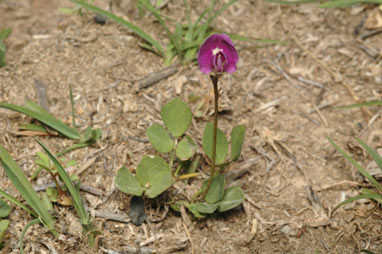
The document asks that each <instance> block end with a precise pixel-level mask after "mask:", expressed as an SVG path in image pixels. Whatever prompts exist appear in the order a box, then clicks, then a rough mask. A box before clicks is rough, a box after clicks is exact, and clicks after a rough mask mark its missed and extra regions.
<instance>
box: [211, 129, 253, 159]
mask: <svg viewBox="0 0 382 254" xmlns="http://www.w3.org/2000/svg"><path fill="white" fill-rule="evenodd" d="M213 128H214V127H213V124H212V123H208V124H207V125H206V127H205V128H204V134H203V150H204V152H205V153H206V155H207V156H208V158H210V159H212V144H213ZM245 132H246V127H245V126H244V125H237V126H235V127H234V128H233V129H232V132H231V157H230V161H229V163H230V162H233V161H236V160H237V159H238V158H239V157H240V154H241V149H242V147H243V143H244V138H245ZM227 154H228V141H227V138H226V137H225V135H224V133H223V132H222V131H221V130H219V129H217V135H216V159H215V162H216V164H222V163H224V162H225V160H226V157H227Z"/></svg>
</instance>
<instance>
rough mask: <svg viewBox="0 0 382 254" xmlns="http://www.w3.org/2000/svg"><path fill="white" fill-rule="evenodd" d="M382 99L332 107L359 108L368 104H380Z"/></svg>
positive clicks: (368, 105)
mask: <svg viewBox="0 0 382 254" xmlns="http://www.w3.org/2000/svg"><path fill="white" fill-rule="evenodd" d="M381 105H382V101H381V100H379V101H367V102H363V103H356V104H351V105H346V106H340V107H334V108H335V109H347V108H361V107H370V106H381Z"/></svg>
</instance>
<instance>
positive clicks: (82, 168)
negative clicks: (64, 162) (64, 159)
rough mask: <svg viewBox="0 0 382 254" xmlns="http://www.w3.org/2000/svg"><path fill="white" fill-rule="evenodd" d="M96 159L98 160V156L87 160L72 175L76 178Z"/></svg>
mask: <svg viewBox="0 0 382 254" xmlns="http://www.w3.org/2000/svg"><path fill="white" fill-rule="evenodd" d="M97 159H98V156H96V157H94V158H92V159H90V160H88V161H87V162H86V163H85V164H84V165H83V166H82V167H81V168H80V169H78V170H77V171H75V172H74V174H76V175H78V176H79V175H81V174H82V173H83V172H84V171H85V170H86V169H88V168H89V167H90V166H91V165H93V164H94V162H96V160H97Z"/></svg>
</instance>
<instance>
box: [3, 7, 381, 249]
mask: <svg viewBox="0 0 382 254" xmlns="http://www.w3.org/2000/svg"><path fill="white" fill-rule="evenodd" d="M190 2H192V3H191V7H192V15H193V16H194V18H195V19H196V17H197V16H198V15H199V14H200V13H201V12H202V11H203V10H204V9H205V8H206V7H207V6H208V4H207V3H206V2H203V1H190ZM217 2H218V5H219V6H221V5H222V4H223V2H227V1H226V0H224V1H217ZM95 4H96V5H98V6H100V7H101V8H104V9H106V8H108V6H109V2H108V1H101V0H99V1H95ZM68 6H69V7H70V6H73V5H71V4H70V3H69V2H65V1H58V0H52V1H49V0H30V1H27V0H21V1H11V0H2V1H0V24H1V25H0V26H1V27H11V28H12V29H13V33H12V35H11V36H10V37H9V38H8V39H7V40H6V45H7V46H8V52H7V62H8V65H7V66H6V67H4V68H1V69H0V101H4V102H9V103H14V104H19V105H22V104H24V103H25V101H26V100H27V99H33V100H34V101H36V102H37V101H38V98H37V94H36V88H35V81H34V79H38V80H40V81H42V82H43V83H44V84H45V85H46V88H47V99H48V104H49V110H50V112H51V113H52V114H54V115H55V116H56V117H58V118H59V119H62V120H64V121H65V122H66V123H68V124H71V106H70V101H69V89H68V87H69V85H72V87H73V93H74V100H75V106H76V113H77V116H78V117H77V121H78V125H79V128H80V129H81V130H83V129H85V128H86V127H87V126H89V125H92V126H93V127H99V128H101V129H102V132H103V136H102V139H101V140H100V141H99V142H98V143H97V144H96V145H93V146H91V147H88V148H83V149H80V150H76V151H73V152H71V153H69V154H67V155H66V158H68V159H74V160H76V161H77V164H76V165H75V166H73V167H72V168H69V171H70V172H77V171H78V170H80V169H84V170H83V172H82V173H81V175H80V178H81V182H82V183H83V184H85V185H88V186H92V187H94V188H97V189H99V190H101V191H102V193H103V195H102V196H100V197H99V196H95V195H91V194H89V193H85V192H83V197H84V199H85V201H86V203H87V205H88V206H89V207H90V208H93V209H95V210H97V211H103V212H112V213H116V214H127V212H128V210H129V200H130V197H129V196H128V195H125V194H123V193H121V192H119V191H118V190H116V189H115V187H114V183H113V180H114V177H115V175H116V172H117V170H118V169H119V168H120V167H121V166H122V165H126V166H127V167H128V168H135V167H136V165H137V164H138V163H139V161H140V159H141V158H142V156H143V155H144V154H155V151H154V150H153V149H152V147H151V146H150V144H149V143H147V138H146V134H145V133H146V129H147V128H148V127H149V126H150V125H151V124H152V123H154V122H160V115H159V111H160V108H161V106H162V105H164V104H165V103H166V102H167V101H169V100H170V99H172V98H174V97H175V96H179V97H181V98H182V99H183V100H185V101H188V98H189V96H190V95H196V96H199V97H200V99H199V101H197V102H193V103H189V104H190V105H191V107H192V109H193V111H194V112H195V111H196V107H197V104H199V103H200V102H203V107H202V113H203V114H202V115H201V116H200V117H197V118H196V117H194V119H193V123H192V128H191V129H190V131H189V133H190V134H191V135H192V136H193V137H195V138H196V139H197V141H198V143H199V144H200V143H201V136H202V132H203V128H204V125H205V124H206V122H208V121H211V120H212V114H211V110H212V106H213V105H212V95H213V93H212V86H211V84H210V81H209V78H208V76H206V75H204V74H202V73H201V72H200V71H199V70H198V67H197V66H196V65H191V66H184V67H181V68H179V69H178V71H177V73H176V74H175V75H172V76H171V77H169V78H167V79H164V80H161V81H160V82H159V83H156V84H154V85H152V86H150V87H148V88H145V89H139V86H138V83H139V80H140V79H141V78H142V77H146V76H147V75H149V74H150V73H153V72H156V71H159V70H161V69H162V68H163V64H162V61H163V59H161V58H160V57H158V56H157V55H155V54H152V53H150V52H147V51H144V50H143V49H141V48H140V47H139V43H140V42H141V40H139V38H137V37H136V36H134V35H133V34H132V33H131V32H130V31H129V30H128V29H126V28H124V27H122V26H120V25H118V24H116V23H114V22H108V23H107V24H106V25H100V24H97V23H95V22H94V21H93V17H94V14H92V13H89V12H86V11H85V15H83V16H78V15H65V14H62V13H60V12H59V11H57V8H58V7H68ZM113 11H114V12H115V13H117V14H118V15H120V16H123V17H125V18H126V19H128V20H130V21H131V22H133V23H135V24H137V25H139V26H140V27H142V28H144V30H145V31H147V32H148V33H150V34H151V35H152V36H154V37H155V38H159V39H160V40H161V41H162V42H163V45H164V44H165V42H166V37H165V33H164V31H163V29H161V27H160V25H159V24H158V23H156V22H155V19H154V18H153V17H151V16H149V15H147V16H145V17H144V18H140V16H139V13H138V10H137V8H136V5H135V2H134V1H128V0H126V1H122V2H121V5H120V6H119V7H118V6H116V5H114V7H113ZM162 11H163V12H164V13H165V14H166V15H168V16H170V17H173V18H174V19H176V20H178V21H185V20H186V13H185V8H184V6H183V4H182V1H168V4H167V5H166V6H165V7H164V8H163V10H162ZM378 15H380V13H378V9H377V7H376V6H373V5H357V6H354V7H350V8H346V9H320V8H318V5H317V4H303V5H284V6H280V5H278V4H271V3H266V2H263V1H262V0H256V1H253V0H252V1H250V0H247V1H244V0H243V1H239V2H238V3H236V4H234V5H233V6H231V7H230V8H228V9H227V10H226V11H225V12H224V13H223V15H221V16H220V17H219V18H217V19H216V20H215V21H214V23H213V25H214V26H215V27H218V28H220V29H222V30H224V31H227V32H233V33H237V34H240V35H244V36H248V37H253V38H269V39H276V40H283V41H288V42H289V43H288V44H287V45H276V46H270V47H259V46H263V44H255V45H254V44H250V43H245V42H235V43H236V46H237V48H238V52H239V56H240V62H239V65H238V71H237V72H236V73H235V74H233V75H226V76H224V77H223V78H222V81H221V83H220V85H221V89H222V96H221V109H222V112H221V116H220V120H219V127H220V128H221V129H222V130H223V131H224V132H225V133H229V132H230V131H231V129H232V127H233V126H234V125H236V124H245V125H246V126H247V127H248V131H247V136H246V141H245V146H244V148H243V153H242V156H241V158H240V160H239V162H238V163H236V164H234V165H232V166H231V167H230V169H229V170H228V172H227V174H228V175H230V177H228V184H229V185H240V186H241V187H242V188H243V190H244V192H245V194H246V201H245V203H244V204H243V205H242V206H240V207H238V208H236V209H233V210H232V211H230V212H226V213H223V214H214V215H213V216H209V217H208V218H206V219H202V220H194V219H193V218H192V216H191V215H188V217H187V216H185V215H183V216H181V215H180V214H178V213H176V212H174V211H172V210H171V209H170V210H169V211H168V203H169V202H170V201H171V200H173V199H174V198H176V197H177V198H182V197H183V198H184V197H186V196H187V195H189V190H188V188H189V187H187V188H186V186H185V185H184V184H182V183H177V184H176V186H175V188H173V189H171V190H170V191H168V192H166V193H164V194H163V195H161V197H160V198H158V199H157V200H154V201H151V202H150V201H148V202H147V204H146V206H147V207H146V208H147V212H148V214H149V219H150V221H151V222H150V223H149V224H146V223H144V224H143V225H142V226H139V227H137V226H135V225H133V224H131V223H122V222H115V221H111V220H107V219H103V218H99V217H97V216H95V214H96V213H95V212H93V213H92V215H93V216H95V218H94V219H93V220H94V222H95V224H96V226H97V227H99V228H101V229H102V230H103V234H102V237H101V238H100V239H99V242H98V244H99V250H98V253H154V252H155V253H170V252H174V253H359V252H360V250H361V249H368V250H371V251H373V252H375V253H382V237H381V233H382V228H381V218H382V213H381V209H380V207H378V205H377V204H376V203H374V202H371V201H368V200H363V201H360V202H354V203H351V204H349V205H347V206H345V207H344V208H340V209H339V210H337V211H336V212H335V213H334V214H333V215H332V216H330V213H331V210H332V209H333V208H334V207H335V206H336V205H337V204H338V203H339V202H340V201H342V200H344V199H345V198H347V197H351V196H354V195H356V194H358V193H359V191H360V186H361V185H364V184H366V182H365V181H363V179H362V177H361V176H360V175H359V173H358V172H357V171H356V169H355V168H354V167H352V166H351V165H350V164H349V163H347V162H346V161H345V160H344V159H343V157H341V156H340V155H339V154H338V153H336V152H335V150H334V148H333V147H332V146H331V145H330V144H329V142H328V141H327V139H326V137H327V136H329V137H332V138H333V139H334V140H335V141H336V142H337V143H338V144H339V145H340V146H341V147H343V148H345V149H346V150H347V152H348V153H350V154H351V155H352V156H354V157H355V158H356V159H357V161H359V162H360V163H361V164H362V165H364V166H366V165H368V164H369V163H370V162H371V158H370V157H369V156H368V155H367V154H366V153H365V152H364V151H363V150H362V149H361V147H360V146H359V145H357V143H356V142H355V140H354V137H360V138H361V139H363V140H365V141H366V142H367V144H369V145H370V146H372V147H373V148H376V149H377V148H381V147H382V139H381V134H382V132H381V123H382V120H381V110H380V109H379V108H377V107H369V108H367V110H363V111H362V110H360V109H347V110H338V109H334V108H333V106H339V105H348V104H353V103H356V102H362V101H369V100H377V99H379V100H380V99H381V96H382V69H381V61H380V59H381V58H380V56H381V52H382V47H381V45H382V34H381V33H377V32H376V31H378V30H375V29H374V28H375V27H370V26H371V25H372V24H375V25H376V27H377V28H378V23H375V22H374V23H373V22H370V20H371V19H372V18H373V17H374V18H375V17H378ZM368 18H369V19H368ZM366 20H368V21H367V22H365V21H366ZM379 25H381V24H379ZM1 27H0V28H1ZM367 28H369V29H367ZM378 29H381V27H379V28H378ZM30 121H31V119H30V118H28V117H26V116H24V115H21V114H18V113H15V112H12V111H9V110H4V109H0V130H1V132H0V144H1V145H3V146H5V147H6V149H7V150H8V151H9V152H10V153H11V154H12V156H13V157H14V158H15V160H16V161H17V163H18V164H19V165H20V166H21V167H22V169H23V170H24V172H25V173H26V174H27V175H29V176H30V175H31V174H32V172H33V171H34V169H35V165H34V160H35V159H36V156H35V153H36V151H39V150H40V148H39V147H38V145H37V144H36V142H34V140H33V137H29V136H22V135H18V132H17V131H18V126H19V124H22V123H28V122H30ZM40 140H42V141H43V142H44V143H45V144H47V145H48V147H49V148H50V149H51V150H52V151H60V150H62V149H63V148H65V147H68V146H69V145H71V144H73V141H71V140H68V139H66V138H63V137H40ZM84 165H87V167H86V168H83V167H84ZM198 171H199V172H201V176H199V177H197V178H196V179H193V180H192V181H191V185H192V186H194V189H195V188H197V187H198V186H200V183H201V181H202V180H203V179H205V178H206V177H207V175H208V164H207V162H206V160H204V159H203V162H202V163H201V165H200V166H199V168H198ZM235 172H236V173H239V174H233V173H235ZM49 181H50V178H49V177H48V175H47V174H45V173H42V174H41V175H40V177H39V178H38V179H37V180H36V181H34V182H33V184H34V185H41V184H44V183H47V182H49ZM0 188H1V189H4V190H6V191H8V192H10V193H12V194H13V195H16V196H17V197H18V198H21V197H20V195H18V194H17V192H16V190H15V189H14V188H13V186H12V184H11V183H10V181H9V180H8V178H7V177H6V175H5V173H4V171H3V170H1V171H0ZM56 212H57V228H58V230H59V232H60V236H59V238H58V239H55V238H54V237H53V236H52V235H51V234H50V233H49V232H48V231H47V230H46V229H44V228H43V227H42V226H41V225H35V226H33V227H32V228H31V229H29V231H28V233H27V235H26V238H25V246H26V247H25V250H26V253H96V251H93V250H91V249H90V248H89V247H88V244H87V240H86V237H84V236H83V235H82V233H81V228H80V227H79V225H78V222H77V220H76V214H75V211H74V210H73V209H72V208H67V207H62V206H56ZM10 220H11V226H10V228H9V230H8V231H9V232H8V233H7V235H6V239H5V248H4V249H3V250H2V253H19V250H18V246H17V243H18V239H19V236H20V233H21V230H22V228H23V226H24V225H25V224H26V223H27V222H28V221H30V220H31V217H30V216H29V215H27V214H26V213H25V212H24V211H23V210H21V209H20V208H17V207H13V208H12V213H11V215H10ZM138 249H140V252H138V251H137V250H138ZM113 251H114V252H113ZM129 251H133V252H129Z"/></svg>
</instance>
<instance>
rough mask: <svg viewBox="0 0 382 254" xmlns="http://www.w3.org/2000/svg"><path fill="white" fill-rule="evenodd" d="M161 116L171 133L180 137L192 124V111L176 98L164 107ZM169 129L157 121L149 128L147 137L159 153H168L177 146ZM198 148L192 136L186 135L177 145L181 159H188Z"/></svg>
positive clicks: (177, 151)
mask: <svg viewBox="0 0 382 254" xmlns="http://www.w3.org/2000/svg"><path fill="white" fill-rule="evenodd" d="M161 117H162V120H163V122H164V125H165V126H166V128H167V130H168V131H169V132H170V133H171V135H172V136H173V137H175V138H179V137H181V136H182V135H183V134H184V133H185V132H186V130H187V129H188V127H189V126H190V123H191V119H192V113H191V110H190V108H189V107H188V106H187V104H186V103H185V102H184V101H182V100H181V99H179V98H175V99H173V100H171V101H170V102H168V103H167V104H166V105H164V106H163V107H162V110H161ZM167 130H166V129H165V128H164V127H163V126H162V125H160V124H157V123H154V124H153V125H151V126H150V127H149V128H148V129H147V137H148V138H149V141H150V143H151V145H152V146H153V147H154V149H155V150H157V151H158V152H159V153H168V152H171V151H172V150H173V149H174V148H175V142H174V141H173V139H172V138H171V137H170V135H169V133H168V132H167ZM196 149H197V145H196V144H195V142H194V141H193V140H192V138H191V137H189V136H185V137H183V139H182V140H181V141H180V142H179V144H177V146H176V155H177V156H178V158H179V159H180V160H188V159H190V158H191V157H192V156H193V155H194V153H195V151H196Z"/></svg>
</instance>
